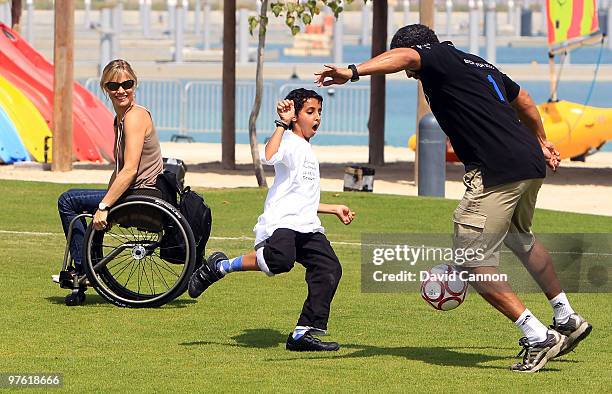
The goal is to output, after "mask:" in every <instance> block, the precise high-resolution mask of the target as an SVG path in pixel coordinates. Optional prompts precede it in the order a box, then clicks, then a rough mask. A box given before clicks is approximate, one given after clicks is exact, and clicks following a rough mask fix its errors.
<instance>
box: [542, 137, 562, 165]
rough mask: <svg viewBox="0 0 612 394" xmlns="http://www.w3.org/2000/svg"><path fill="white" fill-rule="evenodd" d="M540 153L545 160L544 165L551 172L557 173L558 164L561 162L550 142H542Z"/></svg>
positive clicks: (557, 152)
mask: <svg viewBox="0 0 612 394" xmlns="http://www.w3.org/2000/svg"><path fill="white" fill-rule="evenodd" d="M541 146H542V152H543V153H544V158H545V159H546V164H547V165H548V166H549V167H550V169H551V170H553V171H557V168H558V167H559V162H560V161H561V158H560V154H559V151H558V150H556V149H555V146H554V145H553V144H552V142H550V141H547V140H545V141H542V142H541Z"/></svg>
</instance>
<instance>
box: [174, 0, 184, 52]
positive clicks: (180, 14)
mask: <svg viewBox="0 0 612 394" xmlns="http://www.w3.org/2000/svg"><path fill="white" fill-rule="evenodd" d="M186 12H187V8H186V7H185V6H184V3H183V4H179V5H178V6H177V7H176V8H175V9H174V17H175V19H174V61H175V62H176V63H181V62H182V61H183V47H184V46H185V45H184V40H183V32H184V30H185V19H186V18H185V14H186Z"/></svg>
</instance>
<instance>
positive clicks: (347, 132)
mask: <svg viewBox="0 0 612 394" xmlns="http://www.w3.org/2000/svg"><path fill="white" fill-rule="evenodd" d="M298 87H304V84H297V83H292V84H284V85H279V84H275V83H268V82H266V83H264V87H263V89H264V90H263V98H262V103H261V109H260V111H259V117H258V119H257V130H258V133H259V134H261V135H267V134H270V133H271V132H272V131H273V129H274V128H273V126H272V124H273V121H274V119H276V117H277V115H276V102H277V101H278V100H279V99H281V98H284V97H285V96H286V95H287V93H289V91H291V90H292V89H296V88H298ZM85 88H87V89H88V90H89V91H90V92H92V93H93V94H94V95H96V96H97V97H98V98H100V99H101V100H102V101H103V102H104V103H105V105H106V106H107V107H108V108H109V109H110V110H112V104H111V102H110V100H109V99H108V98H107V97H105V94H104V92H102V90H101V89H100V87H99V85H98V79H96V78H90V79H88V80H87V81H86V82H85ZM313 90H316V91H317V92H318V93H319V94H321V96H322V97H323V122H322V126H323V127H322V128H321V130H319V133H320V134H321V135H339V136H364V135H367V134H368V129H367V122H368V117H369V112H370V89H369V87H368V86H351V87H350V88H348V87H345V86H340V87H335V88H314V89H313ZM254 98H255V83H253V82H250V81H237V82H236V111H235V117H236V132H237V133H247V132H248V124H249V115H250V113H251V109H252V106H253V100H254ZM136 100H137V102H138V103H139V104H140V105H142V106H144V107H147V108H148V109H149V110H150V111H151V114H152V116H153V122H154V124H155V127H156V128H157V129H158V130H160V131H167V132H172V133H175V134H178V135H183V136H191V137H193V136H194V135H195V134H198V133H219V134H220V133H221V128H222V124H221V115H222V111H221V109H222V85H221V81H179V80H142V81H139V82H138V89H137V91H136Z"/></svg>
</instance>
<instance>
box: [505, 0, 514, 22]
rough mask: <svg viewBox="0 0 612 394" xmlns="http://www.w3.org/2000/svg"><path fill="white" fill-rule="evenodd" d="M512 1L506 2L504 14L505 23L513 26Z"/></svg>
mask: <svg viewBox="0 0 612 394" xmlns="http://www.w3.org/2000/svg"><path fill="white" fill-rule="evenodd" d="M514 5H515V4H514V0H508V13H507V14H506V23H508V24H509V25H510V26H514Z"/></svg>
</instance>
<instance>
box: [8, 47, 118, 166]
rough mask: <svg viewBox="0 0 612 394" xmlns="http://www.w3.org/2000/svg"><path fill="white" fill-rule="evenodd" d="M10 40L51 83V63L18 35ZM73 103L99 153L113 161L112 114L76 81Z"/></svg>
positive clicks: (52, 71) (52, 73) (52, 75)
mask: <svg viewBox="0 0 612 394" xmlns="http://www.w3.org/2000/svg"><path fill="white" fill-rule="evenodd" d="M10 42H11V44H13V45H14V46H15V48H16V49H17V50H19V52H21V53H22V54H23V56H25V57H26V58H27V59H29V60H30V62H32V64H34V66H35V67H36V69H37V71H38V72H39V74H40V75H42V76H44V77H45V78H46V79H47V80H48V81H49V82H50V83H53V77H54V70H53V65H52V64H51V63H49V62H48V61H47V59H45V58H44V56H42V55H41V54H40V53H39V52H37V51H36V50H35V49H34V48H32V47H31V46H30V44H29V43H28V42H27V41H26V40H23V39H21V38H20V37H18V38H17V39H16V40H11V41H10ZM73 105H74V108H75V111H78V112H79V116H81V120H82V121H83V123H84V125H85V128H86V130H87V131H88V132H89V133H90V134H93V135H92V137H93V140H94V142H95V143H96V145H97V147H98V149H99V150H100V153H102V155H103V156H104V157H105V158H106V159H107V160H108V161H113V160H114V149H115V147H114V141H115V136H114V131H113V121H114V115H113V114H112V113H111V112H110V111H109V110H108V108H107V107H106V106H105V105H104V103H102V101H100V99H98V98H97V97H96V96H94V95H93V94H92V93H90V92H89V91H88V90H87V89H85V88H84V87H83V86H81V84H79V83H78V82H74V84H73Z"/></svg>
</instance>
